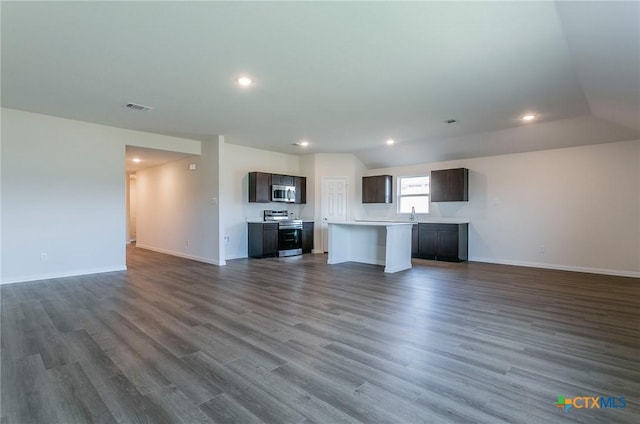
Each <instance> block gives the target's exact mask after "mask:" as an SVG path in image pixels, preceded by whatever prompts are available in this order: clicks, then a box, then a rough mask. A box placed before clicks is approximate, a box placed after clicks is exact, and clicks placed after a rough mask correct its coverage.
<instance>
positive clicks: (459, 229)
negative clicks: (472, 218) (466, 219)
mask: <svg viewBox="0 0 640 424" xmlns="http://www.w3.org/2000/svg"><path fill="white" fill-rule="evenodd" d="M415 227H417V230H416V229H415ZM416 238H417V240H416ZM411 246H412V248H411V251H412V257H414V258H420V259H435V260H438V261H449V262H462V261H466V260H467V259H468V258H469V224H431V223H421V224H417V225H414V230H413V232H412V240H411Z"/></svg>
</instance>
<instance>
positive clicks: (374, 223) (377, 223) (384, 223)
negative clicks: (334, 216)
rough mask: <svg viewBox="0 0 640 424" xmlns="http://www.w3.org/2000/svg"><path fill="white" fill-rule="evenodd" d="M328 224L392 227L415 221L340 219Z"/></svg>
mask: <svg viewBox="0 0 640 424" xmlns="http://www.w3.org/2000/svg"><path fill="white" fill-rule="evenodd" d="M327 224H335V225H360V226H368V227H390V226H400V225H412V224H415V222H395V221H393V222H392V221H339V222H327Z"/></svg>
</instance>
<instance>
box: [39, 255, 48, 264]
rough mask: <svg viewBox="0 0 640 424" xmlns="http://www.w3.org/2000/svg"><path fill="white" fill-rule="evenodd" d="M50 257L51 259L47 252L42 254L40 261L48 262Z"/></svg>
mask: <svg viewBox="0 0 640 424" xmlns="http://www.w3.org/2000/svg"><path fill="white" fill-rule="evenodd" d="M48 259H49V255H47V254H46V253H41V254H40V262H47V260H48Z"/></svg>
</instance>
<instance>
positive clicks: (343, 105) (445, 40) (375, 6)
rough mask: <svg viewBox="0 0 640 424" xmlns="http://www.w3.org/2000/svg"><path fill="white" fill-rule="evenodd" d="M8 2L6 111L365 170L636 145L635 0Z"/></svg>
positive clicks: (638, 22)
mask: <svg viewBox="0 0 640 424" xmlns="http://www.w3.org/2000/svg"><path fill="white" fill-rule="evenodd" d="M1 7H2V10H1V13H2V17H1V19H2V22H1V23H2V33H1V36H2V38H1V41H2V74H1V76H2V105H3V106H4V107H10V108H16V109H21V110H27V111H32V112H37V113H45V114H50V115H54V116H61V117H65V118H71V119H78V120H83V121H89V122H96V123H100V124H105V125H112V126H116V127H122V128H130V129H135V130H141V131H149V132H155V133H160V134H167V135H174V136H180V137H185V138H193V139H203V138H205V137H207V138H209V137H211V136H213V135H217V134H223V135H225V139H226V141H227V142H229V143H235V144H242V145H247V146H254V147H259V148H263V149H268V150H274V151H280V152H285V153H296V154H300V153H313V152H353V153H354V154H356V155H357V156H358V157H359V158H360V159H361V160H362V161H363V163H365V165H367V166H368V167H382V166H393V165H399V164H407V163H419V162H429V161H438V160H446V159H458V158H465V157H474V156H485V155H492V154H501V153H512V152H521V151H529V150H539V149H543V148H545V149H546V148H554V147H567V146H573V145H580V144H592V143H603V142H612V141H619V140H629V139H638V138H640V3H639V2H616V1H606V2H559V3H556V2H516V1H513V2H347V3H345V2H55V1H53V2H11V1H3V2H2V4H1ZM243 73H246V74H249V75H251V76H252V77H253V78H254V79H255V85H254V86H253V87H251V88H249V89H241V88H240V87H238V86H237V85H236V84H235V83H234V80H235V78H236V77H237V76H238V75H240V74H243ZM127 102H135V103H140V104H143V105H149V106H153V107H154V109H153V110H152V111H150V112H133V111H130V110H127V109H125V108H123V107H122V105H123V104H125V103H127ZM527 112H532V113H535V114H537V115H539V120H538V121H537V122H535V123H532V124H523V123H522V122H521V121H520V120H519V117H520V116H521V115H522V114H524V113H527ZM449 118H453V119H457V120H458V123H456V124H453V125H448V124H445V123H444V122H443V121H444V120H446V119H449ZM508 129H513V130H511V131H506V132H505V130H508ZM388 138H394V139H395V140H396V144H395V145H394V146H392V147H389V146H386V145H385V144H384V142H385V140H386V139H388ZM302 139H307V140H309V141H310V142H311V146H310V147H308V148H307V149H302V148H300V147H296V146H293V145H292V144H293V143H295V142H296V141H299V140H302Z"/></svg>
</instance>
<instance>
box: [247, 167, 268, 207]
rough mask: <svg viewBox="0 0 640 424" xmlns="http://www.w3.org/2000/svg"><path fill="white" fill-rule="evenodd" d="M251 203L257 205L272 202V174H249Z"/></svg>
mask: <svg viewBox="0 0 640 424" xmlns="http://www.w3.org/2000/svg"><path fill="white" fill-rule="evenodd" d="M249 201H250V202H256V203H269V202H270V201H271V174H267V173H266V172H249Z"/></svg>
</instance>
